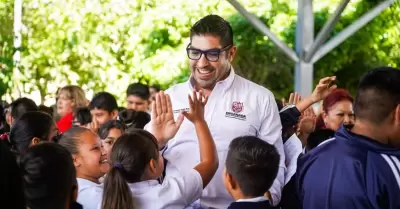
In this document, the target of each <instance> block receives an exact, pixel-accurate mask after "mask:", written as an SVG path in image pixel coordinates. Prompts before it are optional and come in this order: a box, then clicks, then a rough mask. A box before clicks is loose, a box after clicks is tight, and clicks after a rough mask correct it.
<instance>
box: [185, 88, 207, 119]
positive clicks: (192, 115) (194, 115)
mask: <svg viewBox="0 0 400 209" xmlns="http://www.w3.org/2000/svg"><path fill="white" fill-rule="evenodd" d="M188 100H189V106H190V110H189V112H183V115H184V116H185V117H186V118H187V119H189V120H190V121H191V122H192V123H194V124H196V123H197V122H202V121H204V106H205V105H206V104H207V101H208V96H204V94H203V92H202V91H199V92H198V94H197V92H196V91H193V93H192V96H190V95H188Z"/></svg>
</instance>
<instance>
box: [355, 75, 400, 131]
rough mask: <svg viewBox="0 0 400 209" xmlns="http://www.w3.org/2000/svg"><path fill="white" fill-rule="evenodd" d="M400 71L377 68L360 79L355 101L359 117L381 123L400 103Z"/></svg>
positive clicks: (356, 113) (357, 116)
mask: <svg viewBox="0 0 400 209" xmlns="http://www.w3.org/2000/svg"><path fill="white" fill-rule="evenodd" d="M399 84H400V71H399V70H398V69H395V68H391V67H380V68H375V69H373V70H371V71H369V72H367V73H366V74H365V75H364V76H363V77H362V78H361V80H360V83H359V85H358V89H357V96H356V99H355V102H354V114H355V115H356V118H357V119H360V120H365V121H368V122H370V123H373V124H377V125H378V124H381V123H382V122H383V121H384V120H385V119H387V117H388V116H389V115H390V114H391V113H392V112H393V110H394V109H396V107H397V105H399V104H400V85H399Z"/></svg>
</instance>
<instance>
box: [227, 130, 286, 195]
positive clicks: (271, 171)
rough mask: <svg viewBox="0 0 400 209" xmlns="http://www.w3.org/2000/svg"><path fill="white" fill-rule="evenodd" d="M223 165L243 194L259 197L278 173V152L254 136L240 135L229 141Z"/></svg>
mask: <svg viewBox="0 0 400 209" xmlns="http://www.w3.org/2000/svg"><path fill="white" fill-rule="evenodd" d="M225 166H226V172H227V173H229V174H230V175H232V177H233V178H234V179H235V180H236V182H237V183H238V184H239V187H240V189H241V192H242V193H243V195H244V196H248V197H259V196H263V195H264V194H265V192H267V191H268V190H269V188H270V187H271V185H272V183H273V182H274V180H275V178H276V175H277V174H278V168H279V154H278V151H277V150H276V148H275V147H274V146H273V145H270V144H268V143H267V142H265V141H263V140H261V139H259V138H257V137H255V136H242V137H238V138H235V139H234V140H233V141H232V142H231V143H230V145H229V151H228V155H227V158H226V163H225Z"/></svg>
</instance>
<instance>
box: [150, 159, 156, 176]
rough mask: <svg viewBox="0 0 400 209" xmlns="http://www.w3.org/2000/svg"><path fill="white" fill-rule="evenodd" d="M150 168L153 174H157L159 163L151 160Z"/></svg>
mask: <svg viewBox="0 0 400 209" xmlns="http://www.w3.org/2000/svg"><path fill="white" fill-rule="evenodd" d="M149 168H150V172H151V173H157V162H156V161H155V160H154V159H151V160H150V163H149Z"/></svg>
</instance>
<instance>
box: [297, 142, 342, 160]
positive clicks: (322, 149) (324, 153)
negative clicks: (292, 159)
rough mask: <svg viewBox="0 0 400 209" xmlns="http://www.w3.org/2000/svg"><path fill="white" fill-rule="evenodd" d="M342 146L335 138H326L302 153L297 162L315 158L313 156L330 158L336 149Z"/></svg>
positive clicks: (335, 152) (338, 149) (336, 152)
mask: <svg viewBox="0 0 400 209" xmlns="http://www.w3.org/2000/svg"><path fill="white" fill-rule="evenodd" d="M343 146H344V145H343V144H342V143H341V142H340V140H337V139H336V138H331V139H328V140H326V141H324V142H322V143H321V144H319V145H318V146H317V147H315V148H314V149H312V150H311V151H309V152H307V153H306V154H305V155H303V156H302V157H301V158H300V159H299V162H305V161H308V160H315V158H319V159H321V158H330V157H332V156H335V155H336V154H338V151H340V150H341V149H342V148H343Z"/></svg>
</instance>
